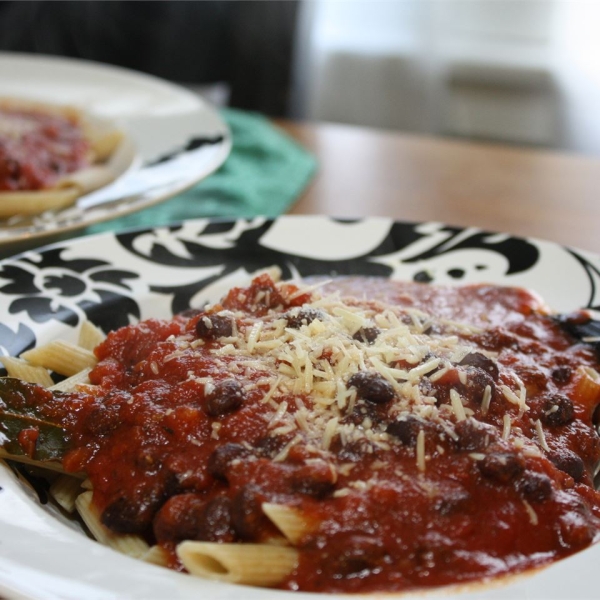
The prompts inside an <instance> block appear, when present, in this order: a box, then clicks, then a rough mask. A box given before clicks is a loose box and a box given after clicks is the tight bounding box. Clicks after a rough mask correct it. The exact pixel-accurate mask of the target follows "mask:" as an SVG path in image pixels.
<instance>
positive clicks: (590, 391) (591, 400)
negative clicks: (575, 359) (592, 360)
mask: <svg viewBox="0 0 600 600" xmlns="http://www.w3.org/2000/svg"><path fill="white" fill-rule="evenodd" d="M577 377H578V378H577V381H576V383H575V389H574V391H573V395H574V396H575V397H576V398H577V399H578V400H579V401H580V402H581V403H582V404H584V405H586V406H590V407H595V405H596V404H597V403H598V401H599V400H600V374H599V373H598V371H596V370H595V369H592V368H591V367H580V368H579V369H577Z"/></svg>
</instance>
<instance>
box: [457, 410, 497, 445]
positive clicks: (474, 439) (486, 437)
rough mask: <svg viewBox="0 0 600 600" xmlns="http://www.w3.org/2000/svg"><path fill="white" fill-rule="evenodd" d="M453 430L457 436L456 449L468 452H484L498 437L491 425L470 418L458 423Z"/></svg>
mask: <svg viewBox="0 0 600 600" xmlns="http://www.w3.org/2000/svg"><path fill="white" fill-rule="evenodd" d="M454 430H455V432H456V435H457V436H458V440H457V442H456V445H457V447H458V448H459V449H460V450H464V451H469V452H477V451H481V450H485V449H486V448H487V447H488V446H489V445H490V444H491V443H492V442H493V441H494V439H495V438H496V437H497V435H498V434H497V433H496V430H495V429H494V428H493V427H492V426H491V425H487V424H486V423H482V422H481V421H478V420H477V419H471V418H470V419H464V420H463V421H459V422H458V423H457V424H456V425H455V426H454Z"/></svg>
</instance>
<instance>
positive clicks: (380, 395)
mask: <svg viewBox="0 0 600 600" xmlns="http://www.w3.org/2000/svg"><path fill="white" fill-rule="evenodd" d="M348 387H355V388H356V392H357V394H358V397H359V398H362V399H363V400H367V401H368V402H373V403H374V404H385V403H386V402H389V401H390V400H392V399H393V398H394V396H395V395H396V393H395V392H394V388H393V386H392V384H391V383H390V382H389V381H387V380H385V379H384V378H383V377H382V376H381V375H380V374H379V373H375V372H372V371H359V372H358V373H354V375H352V376H351V377H350V379H348Z"/></svg>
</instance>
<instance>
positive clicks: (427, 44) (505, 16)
mask: <svg viewBox="0 0 600 600" xmlns="http://www.w3.org/2000/svg"><path fill="white" fill-rule="evenodd" d="M599 26H600V2H597V1H595V0H589V1H585V0H283V1H278V0H270V1H253V0H248V1H243V2H242V1H239V2H238V1H235V0H234V1H201V2H177V1H170V2H167V1H159V2H105V1H92V0H79V1H75V2H73V1H66V2H53V1H48V0H46V1H35V0H32V1H29V2H8V1H4V2H0V50H9V51H18V52H33V53H43V54H57V55H63V56H72V57H78V58H86V59H91V60H98V61H102V62H106V63H109V64H114V65H121V66H125V67H129V68H133V69H137V70H140V71H144V72H147V73H151V74H154V75H157V76H159V77H163V78H166V79H169V80H171V81H175V82H178V83H181V84H184V85H187V86H189V87H191V88H193V89H197V90H199V91H201V92H203V93H206V94H208V96H209V99H211V100H213V101H214V102H216V103H217V104H228V105H230V106H234V107H238V108H243V109H248V110H257V111H261V112H263V113H265V114H268V115H271V116H284V117H292V118H298V119H307V120H319V121H330V122H338V123H350V124H357V125H365V126H371V127H379V128H386V129H393V130H398V131H409V132H418V133H426V134H434V135H444V136H454V137H464V138H470V139H483V140H490V141H498V142H504V143H514V144H520V145H535V146H544V147H550V148H557V149H562V150H573V151H578V152H585V153H593V154H598V153H600V115H599V111H598V110H597V108H596V107H597V106H598V105H599V104H600V58H599V57H600V36H599V35H598V29H599Z"/></svg>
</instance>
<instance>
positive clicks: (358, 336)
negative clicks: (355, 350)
mask: <svg viewBox="0 0 600 600" xmlns="http://www.w3.org/2000/svg"><path fill="white" fill-rule="evenodd" d="M380 333H381V331H380V330H379V329H378V328H377V327H361V328H360V329H359V330H358V331H357V332H356V333H355V334H354V335H353V336H352V339H354V340H357V341H359V342H362V343H363V344H369V345H370V344H373V343H374V342H375V340H376V339H377V336H378V335H379V334H380Z"/></svg>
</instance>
